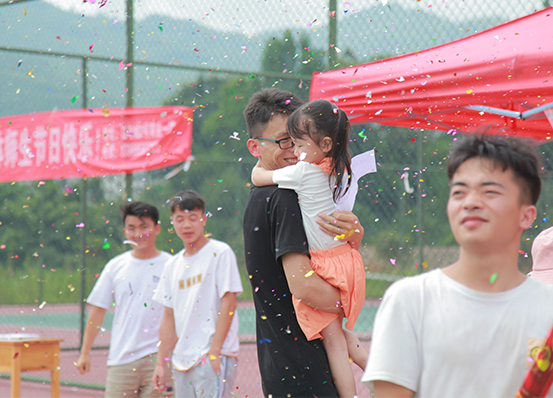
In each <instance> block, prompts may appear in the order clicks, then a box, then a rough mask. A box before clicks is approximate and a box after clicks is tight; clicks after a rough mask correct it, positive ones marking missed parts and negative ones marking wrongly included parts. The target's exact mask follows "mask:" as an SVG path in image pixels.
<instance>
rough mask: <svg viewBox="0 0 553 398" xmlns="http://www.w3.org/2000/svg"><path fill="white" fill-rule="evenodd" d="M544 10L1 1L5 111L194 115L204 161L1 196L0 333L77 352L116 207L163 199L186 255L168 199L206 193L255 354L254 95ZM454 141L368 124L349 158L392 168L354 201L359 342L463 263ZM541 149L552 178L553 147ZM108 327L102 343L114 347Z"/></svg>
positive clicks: (543, 219)
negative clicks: (423, 278)
mask: <svg viewBox="0 0 553 398" xmlns="http://www.w3.org/2000/svg"><path fill="white" fill-rule="evenodd" d="M545 6H547V2H544V1H541V0H535V1H528V0H514V1H512V0H511V1H507V0H495V1H488V2H485V3H482V2H478V1H476V0H474V1H471V0H465V1H462V2H440V3H434V2H431V1H429V0H426V1H410V0H409V1H408V0H404V1H399V0H398V1H393V0H388V1H386V0H380V1H372V0H371V1H350V2H336V1H335V0H330V1H326V0H315V1H309V2H293V1H291V0H290V1H280V2H256V1H253V0H251V1H246V0H229V1H227V2H224V3H223V2H221V3H216V4H215V3H214V4H213V5H210V4H206V3H205V2H198V1H191V0H189V1H186V2H173V1H161V0H159V1H156V2H138V1H134V2H132V1H131V0H128V1H122V0H121V1H115V0H114V1H106V0H97V1H92V0H88V1H85V2H80V1H74V2H73V1H63V0H48V1H12V2H6V1H4V2H0V81H2V83H3V84H2V90H3V91H2V95H1V96H0V115H1V116H8V115H16V114H26V113H33V112H43V111H55V110H59V109H77V108H107V109H109V108H110V107H122V106H125V105H134V106H156V105H161V104H168V105H186V106H195V107H196V111H195V115H194V143H193V155H194V157H195V161H194V162H193V164H192V166H191V168H190V170H189V171H188V172H184V171H182V172H180V173H178V174H177V175H176V176H175V177H173V178H171V179H168V180H166V179H165V178H164V176H165V175H166V174H167V173H168V172H169V171H170V170H169V169H161V170H156V171H151V172H144V173H135V174H134V175H133V176H132V179H131V181H132V186H126V183H127V182H128V179H125V177H124V176H111V177H103V178H94V179H89V180H88V181H87V182H86V185H85V182H84V181H82V180H62V181H31V182H23V183H12V184H2V185H0V191H1V192H2V194H1V196H0V197H1V198H2V207H1V208H0V270H1V273H2V277H1V280H0V304H1V305H2V306H1V307H0V332H33V331H38V332H40V333H43V334H48V335H55V334H56V333H59V335H63V337H64V339H65V341H64V342H63V345H62V346H63V347H64V348H66V349H68V350H69V349H71V350H77V349H78V348H79V345H80V338H81V336H80V329H81V327H82V323H81V322H82V319H81V318H82V316H81V314H80V308H79V303H80V302H81V301H82V298H83V297H86V295H88V293H89V292H90V290H91V288H92V286H93V284H94V282H95V281H96V278H97V276H98V275H99V273H100V272H101V270H102V268H103V266H104V265H105V263H106V262H107V261H108V260H109V259H110V258H112V257H114V256H115V255H117V254H119V253H121V252H122V251H124V250H125V249H126V248H125V247H124V246H123V245H122V240H123V239H124V238H123V235H122V224H121V221H120V219H119V213H118V208H119V204H120V203H121V202H123V201H125V200H128V199H129V198H132V199H136V200H144V201H148V202H151V203H154V204H157V205H158V206H159V207H160V209H161V216H162V234H161V235H160V236H159V238H158V243H159V247H160V248H161V249H163V250H166V251H169V252H172V253H174V252H177V251H178V250H180V249H181V248H182V243H181V242H180V241H179V239H178V238H176V236H175V235H174V233H173V232H172V230H171V226H170V223H169V211H168V209H167V206H166V200H167V199H168V198H169V197H170V196H171V195H172V194H174V193H176V192H177V191H179V190H181V189H185V188H191V189H194V190H197V191H198V192H200V193H201V194H202V195H203V196H204V197H205V198H206V201H207V210H209V212H210V213H211V214H212V217H210V218H209V220H208V226H207V231H208V232H209V233H210V234H211V236H212V237H213V238H216V239H219V240H222V241H225V242H227V243H229V244H230V245H231V247H233V248H234V249H235V252H236V255H237V258H238V262H239V266H240V272H241V274H242V279H243V284H244V290H245V292H244V294H243V295H242V297H241V298H242V299H243V302H242V305H241V307H240V308H239V311H238V313H239V317H240V322H241V326H240V333H241V339H242V341H243V343H244V344H246V343H251V342H252V341H253V340H254V334H255V327H254V323H255V317H254V314H253V309H252V307H251V306H249V305H248V304H247V303H248V300H250V299H251V297H252V293H251V290H250V286H249V282H248V275H247V272H246V269H245V265H244V253H243V237H242V212H243V209H244V205H245V203H246V199H247V196H248V190H249V175H250V170H251V167H252V166H253V165H254V159H253V158H252V157H251V156H250V154H249V152H248V151H247V149H246V143H245V141H246V139H247V133H246V129H245V123H244V120H243V117H242V111H243V109H244V107H245V105H246V103H247V101H248V99H249V98H250V96H251V95H252V94H253V93H254V92H255V91H257V90H260V89H262V88H266V87H277V88H282V89H285V90H290V91H292V92H294V93H296V94H298V95H299V96H300V97H302V98H304V99H307V98H308V92H309V81H310V76H311V74H312V73H313V72H314V71H322V70H328V69H329V68H336V67H345V66H348V65H353V64H360V63H367V62H371V61H374V60H376V59H380V58H386V57H390V56H395V55H400V54H406V53H410V52H413V51H417V50H422V49H425V48H428V47H432V46H435V45H439V44H443V43H446V42H449V41H451V40H455V39H458V38H461V37H464V36H467V35H470V34H474V33H476V32H479V31H482V30H484V29H487V28H490V27H492V26H495V25H497V24H499V23H502V22H506V21H509V20H512V19H515V18H518V17H521V16H524V15H527V14H529V13H532V12H533V11H535V10H539V9H542V8H544V7H545ZM127 43H130V45H127ZM2 128H3V126H0V131H1V130H2ZM455 138H456V137H453V136H451V135H446V134H445V133H442V132H435V131H424V130H420V129H418V130H408V129H399V128H390V127H387V126H379V125H374V124H373V125H364V126H354V129H353V132H352V136H351V152H352V155H355V154H358V153H361V152H364V151H366V150H369V149H372V148H373V147H376V149H377V162H378V172H377V173H374V174H369V175H367V176H365V177H363V178H362V179H361V180H360V181H359V192H358V195H357V201H356V204H355V208H354V211H355V213H356V214H357V215H358V217H359V219H360V220H361V222H362V224H363V226H364V227H365V231H366V232H365V239H364V246H363V247H362V249H361V253H362V255H363V258H364V261H365V266H366V270H367V305H366V306H365V308H364V310H363V313H362V316H361V317H360V319H359V321H358V323H357V325H356V332H358V333H359V334H360V336H362V337H367V336H369V335H370V332H371V330H372V322H373V318H374V313H375V311H376V308H377V305H378V299H379V298H380V297H381V296H382V294H383V292H384V290H385V289H386V288H387V287H388V286H389V284H390V283H392V282H393V281H394V280H396V279H398V278H400V277H403V276H407V275H414V274H417V273H420V272H425V271H426V270H429V269H433V268H436V267H439V266H443V265H447V264H449V263H451V262H452V261H454V259H455V258H456V256H457V247H456V244H455V242H454V240H453V238H452V236H451V233H450V230H449V226H448V222H447V217H446V213H445V205H446V201H447V197H448V185H447V176H446V173H445V159H446V157H447V154H448V151H449V148H450V145H451V142H452V140H453V139H455ZM0 139H1V138H0ZM540 148H541V149H542V151H543V153H544V160H545V168H546V170H549V169H550V168H551V167H550V164H549V157H550V156H549V154H550V151H551V149H550V145H542V146H541V147H540ZM551 185H552V182H551V179H550V178H548V177H546V179H545V187H544V190H543V195H542V199H541V200H540V203H539V214H540V216H539V217H538V219H537V220H536V222H535V226H534V228H533V229H531V230H529V231H527V232H526V233H525V236H524V239H523V242H522V249H521V256H520V267H521V269H522V270H523V271H525V272H526V271H528V270H529V269H530V258H529V251H530V245H531V240H532V237H533V236H535V235H536V234H537V233H538V232H539V231H541V230H542V229H544V228H545V227H548V226H549V225H550V221H549V212H550V210H549V207H548V204H549V203H550V202H551V199H552V198H551V196H552V195H553V193H552V192H553V190H552V189H550V188H552V186H551ZM131 188H132V189H131ZM81 195H86V199H87V201H86V203H87V209H86V210H87V214H88V224H87V226H86V228H76V227H75V225H76V224H77V223H79V222H80V218H79V214H80V213H81V212H82V209H81V207H80V206H81ZM81 234H86V252H85V259H84V260H83V259H82V258H80V257H79V256H81V254H80V248H79V241H80V239H81V237H82V235H81ZM83 261H84V262H83ZM83 264H86V265H85V266H83ZM111 319H112V318H111V317H109V316H108V317H107V319H106V322H105V323H104V328H105V330H106V334H101V336H100V337H99V338H98V339H97V340H96V342H95V345H96V346H97V347H102V346H104V347H105V346H107V345H108V344H109V333H107V332H109V329H110V327H111ZM62 330H65V331H69V332H62ZM246 351H247V352H250V351H251V350H250V351H248V350H246ZM104 359H105V358H104ZM241 360H242V362H244V363H245V362H248V361H249V362H252V363H253V362H255V361H254V360H253V359H252V358H243V357H242V358H241ZM74 373H75V372H74V371H73V372H71V374H70V375H69V376H66V378H65V380H64V381H65V382H68V383H74V384H79V383H81V384H83V383H84V384H86V385H89V386H95V387H98V388H101V386H102V385H103V383H104V380H102V379H97V380H88V381H87V382H83V381H82V380H83V379H80V378H79V376H78V375H75V374H74ZM63 374H64V373H63V372H62V376H63ZM257 388H258V386H257ZM256 391H259V390H256Z"/></svg>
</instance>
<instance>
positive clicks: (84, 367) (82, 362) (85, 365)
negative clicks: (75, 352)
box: [77, 354, 90, 375]
mask: <svg viewBox="0 0 553 398" xmlns="http://www.w3.org/2000/svg"><path fill="white" fill-rule="evenodd" d="M77 369H78V370H79V373H80V374H82V375H84V374H85V373H88V372H90V355H89V354H81V355H80V356H79V360H78V361H77Z"/></svg>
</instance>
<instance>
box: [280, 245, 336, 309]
mask: <svg viewBox="0 0 553 398" xmlns="http://www.w3.org/2000/svg"><path fill="white" fill-rule="evenodd" d="M282 266H283V268H284V273H285V275H286V280H287V281H288V286H289V287H290V292H291V293H292V294H293V295H294V296H295V297H296V298H297V299H300V300H302V301H303V302H304V303H305V304H307V305H308V306H310V307H313V308H317V309H319V310H321V311H326V312H333V313H342V312H343V310H342V306H341V304H340V290H339V289H337V288H335V287H334V286H332V285H331V284H330V283H328V282H326V281H325V280H324V279H322V278H321V277H320V276H318V275H317V274H316V273H315V272H313V268H311V264H310V263H309V257H307V254H303V253H293V252H292V253H286V254H284V255H283V256H282Z"/></svg>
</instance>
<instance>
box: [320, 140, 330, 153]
mask: <svg viewBox="0 0 553 398" xmlns="http://www.w3.org/2000/svg"><path fill="white" fill-rule="evenodd" d="M319 147H320V148H321V149H322V150H323V152H324V153H328V152H330V151H331V150H332V138H330V137H325V138H323V139H322V140H321V143H320V144H319Z"/></svg>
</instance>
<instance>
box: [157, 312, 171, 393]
mask: <svg viewBox="0 0 553 398" xmlns="http://www.w3.org/2000/svg"><path fill="white" fill-rule="evenodd" d="M176 342H177V332H176V329H175V316H174V314H173V309H172V308H169V307H165V309H164V311H163V316H162V317H161V324H160V326H159V347H158V351H157V357H156V359H157V362H156V368H155V370H154V374H153V376H152V383H154V388H155V389H156V390H157V391H163V390H165V384H163V381H164V380H165V358H166V357H167V355H169V352H170V351H171V350H172V349H173V347H174V346H175V343H176Z"/></svg>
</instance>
